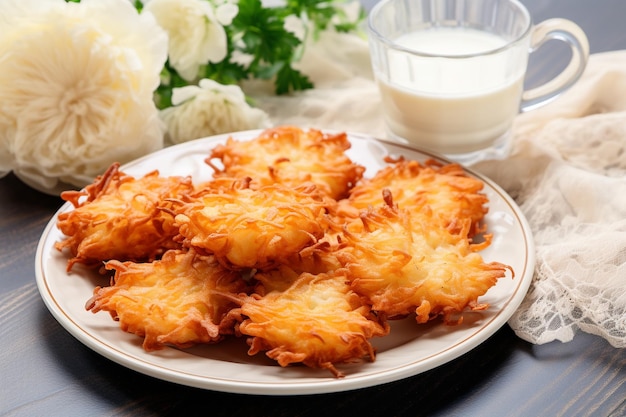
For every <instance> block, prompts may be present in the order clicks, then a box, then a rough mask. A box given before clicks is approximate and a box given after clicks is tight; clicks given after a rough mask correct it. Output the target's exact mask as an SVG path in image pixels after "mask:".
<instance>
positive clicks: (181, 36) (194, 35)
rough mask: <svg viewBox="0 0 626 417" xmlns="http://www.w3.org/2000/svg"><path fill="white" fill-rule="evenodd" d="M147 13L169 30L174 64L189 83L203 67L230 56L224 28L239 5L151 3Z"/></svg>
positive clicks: (198, 0) (183, 0)
mask: <svg viewBox="0 0 626 417" xmlns="http://www.w3.org/2000/svg"><path fill="white" fill-rule="evenodd" d="M144 10H145V11H148V12H150V13H152V14H153V15H154V16H155V17H156V19H157V21H158V22H159V24H160V25H161V26H162V27H163V28H164V29H165V30H166V31H167V33H168V35H169V61H170V64H171V65H172V67H173V68H174V69H175V70H176V71H177V72H178V73H179V74H180V76H181V77H182V78H183V79H185V80H186V81H189V82H192V81H194V80H195V79H196V77H197V76H198V70H199V68H200V66H201V65H206V64H207V63H209V62H212V63H217V62H221V61H222V60H223V59H224V57H226V53H227V37H226V31H225V30H224V25H228V24H230V23H231V21H232V19H233V18H234V17H235V16H236V15H237V13H238V12H239V8H238V7H237V5H235V4H232V3H223V4H221V5H219V6H218V7H217V8H216V9H214V8H213V5H212V4H211V3H210V2H208V1H206V0H150V1H147V2H146V5H145V8H144Z"/></svg>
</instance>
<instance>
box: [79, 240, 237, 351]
mask: <svg viewBox="0 0 626 417" xmlns="http://www.w3.org/2000/svg"><path fill="white" fill-rule="evenodd" d="M106 268H107V269H109V270H114V271H115V276H114V277H113V283H112V285H111V286H109V287H97V288H96V289H95V290H94V294H93V297H92V298H91V299H90V300H89V301H88V302H87V304H86V308H87V310H91V311H92V312H93V313H97V312H99V311H108V312H109V313H110V314H111V316H112V317H113V318H114V319H115V320H118V321H119V323H120V327H121V329H122V330H123V331H125V332H128V333H133V334H136V335H138V336H141V337H143V338H144V341H143V347H144V349H145V350H147V351H152V350H157V349H161V348H163V347H164V346H166V345H173V346H177V347H180V348H185V347H190V346H192V345H195V344H200V343H215V342H218V341H220V340H221V339H222V338H223V336H224V334H229V333H232V332H233V330H232V329H229V328H228V327H227V326H226V327H224V326H225V323H230V322H229V321H227V320H224V319H225V317H226V315H227V313H228V312H229V311H230V310H231V309H232V308H233V307H236V304H233V302H232V301H231V300H230V299H229V298H227V297H224V296H223V295H222V294H224V293H232V294H237V293H239V292H243V291H246V283H245V281H243V280H242V279H241V276H240V275H239V274H237V273H235V272H232V271H229V270H226V269H225V268H223V267H222V266H221V265H220V264H218V263H217V262H215V260H214V259H213V258H212V257H206V256H198V255H196V254H195V253H194V252H193V251H188V252H183V251H180V250H171V251H168V252H166V253H165V254H164V255H163V258H162V259H161V260H157V261H153V262H150V263H134V262H120V261H116V260H112V261H109V262H107V263H106Z"/></svg>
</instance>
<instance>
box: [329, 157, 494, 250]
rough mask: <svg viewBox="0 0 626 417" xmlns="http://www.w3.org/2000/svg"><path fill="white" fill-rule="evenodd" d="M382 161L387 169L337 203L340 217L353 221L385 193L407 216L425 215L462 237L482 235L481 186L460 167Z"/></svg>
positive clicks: (483, 201) (484, 210) (377, 203)
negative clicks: (389, 194)
mask: <svg viewBox="0 0 626 417" xmlns="http://www.w3.org/2000/svg"><path fill="white" fill-rule="evenodd" d="M385 160H386V161H387V162H388V163H389V164H390V165H388V166H387V167H385V168H383V169H381V170H380V171H378V172H377V173H376V174H375V175H374V176H373V177H372V178H370V179H363V180H362V181H361V182H360V183H358V184H357V185H356V186H355V187H354V188H353V189H352V190H351V191H350V197H349V198H348V199H347V200H345V201H343V202H341V207H342V208H343V214H344V215H349V216H350V215H351V216H353V217H354V216H355V214H357V213H358V212H359V211H361V210H366V209H368V208H369V207H377V206H380V205H381V204H383V195H382V192H383V190H385V189H386V190H388V191H389V192H390V193H391V195H392V196H393V200H394V202H395V203H396V204H397V205H398V207H400V208H401V209H406V210H408V211H409V212H410V213H411V215H413V214H419V213H421V212H426V213H425V214H426V215H428V216H431V218H432V219H433V220H434V221H437V223H438V224H439V225H441V226H442V227H445V228H448V229H449V230H450V231H451V232H452V233H456V234H458V233H465V234H466V235H467V236H468V237H470V238H471V237H472V236H474V235H476V234H478V233H481V232H482V231H483V230H482V225H481V221H482V220H483V218H484V216H485V214H486V213H487V207H486V204H487V197H486V196H485V195H484V194H483V193H481V190H482V189H483V186H484V184H483V182H482V181H480V180H479V179H477V178H474V177H470V176H469V175H467V174H466V173H465V171H464V170H463V168H462V167H461V166H460V165H458V164H445V165H444V164H441V163H439V162H437V161H434V160H429V161H426V162H425V163H420V162H417V161H411V160H405V159H404V158H398V159H393V158H390V157H387V158H386V159H385ZM467 222H469V225H468V224H467Z"/></svg>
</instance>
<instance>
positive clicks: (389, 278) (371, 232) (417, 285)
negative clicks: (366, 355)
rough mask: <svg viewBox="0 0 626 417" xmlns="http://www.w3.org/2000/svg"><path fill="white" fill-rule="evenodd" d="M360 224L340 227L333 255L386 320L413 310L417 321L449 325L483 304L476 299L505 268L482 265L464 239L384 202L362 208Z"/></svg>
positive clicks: (493, 283) (423, 217) (403, 315)
mask: <svg viewBox="0 0 626 417" xmlns="http://www.w3.org/2000/svg"><path fill="white" fill-rule="evenodd" d="M361 222H362V224H363V226H362V227H360V228H359V227H356V226H355V224H352V225H350V226H352V227H345V228H344V239H343V245H342V247H341V248H340V249H339V251H338V256H339V257H340V259H342V262H343V263H344V264H345V266H346V268H348V270H349V271H350V274H349V275H348V276H349V277H350V279H351V287H352V289H353V290H354V291H355V292H357V293H358V294H361V295H363V296H366V297H367V298H368V299H369V300H370V302H371V304H372V308H373V309H374V310H376V311H379V312H383V313H384V314H386V315H387V316H388V317H389V318H396V317H405V316H407V315H409V314H411V313H413V312H414V313H415V314H416V321H417V322H418V323H425V322H427V321H429V320H431V319H433V318H435V317H437V316H443V319H444V321H445V322H447V323H449V324H451V323H453V320H452V319H451V318H452V317H453V316H458V315H459V314H461V313H462V312H463V311H464V310H465V309H467V308H470V309H473V310H481V309H484V308H486V307H487V305H485V304H480V303H478V297H480V296H482V295H483V294H485V293H486V292H487V290H488V289H489V288H491V287H492V286H493V285H495V283H496V281H497V280H498V279H499V278H502V277H504V276H505V275H506V271H507V270H508V267H507V266H506V265H503V264H501V263H498V262H491V263H485V262H484V261H483V259H482V257H481V256H480V255H479V254H478V253H476V252H474V251H472V249H471V248H470V244H469V242H468V241H467V240H466V239H460V238H458V237H457V236H455V235H453V234H451V233H450V231H449V230H448V229H443V228H436V227H432V224H433V222H432V220H430V219H429V218H428V217H426V216H422V217H412V216H410V215H409V213H408V212H407V210H402V209H398V208H397V207H395V206H389V205H385V206H381V207H378V208H376V209H370V210H369V211H367V212H363V213H362V214H361ZM461 318H462V316H461ZM459 320H460V319H459Z"/></svg>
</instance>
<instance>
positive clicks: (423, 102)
mask: <svg viewBox="0 0 626 417" xmlns="http://www.w3.org/2000/svg"><path fill="white" fill-rule="evenodd" d="M395 42H396V43H397V44H399V45H401V46H403V47H405V48H407V49H410V50H413V51H419V52H420V53H421V54H432V55H437V56H446V58H433V57H432V56H430V57H427V56H423V55H421V56H418V55H415V54H406V53H405V52H397V51H389V56H388V62H389V68H388V71H389V82H385V81H384V80H382V79H380V78H381V77H379V86H380V89H381V93H382V99H383V106H384V107H383V108H384V111H385V117H386V121H387V124H388V126H389V129H390V130H391V132H392V133H393V134H394V135H396V136H398V137H400V138H403V139H406V140H408V141H409V142H411V143H414V144H416V145H419V146H423V147H425V148H429V149H432V150H435V151H438V152H442V153H447V154H455V153H465V152H471V151H474V150H477V149H481V148H484V147H485V146H489V145H490V144H492V143H493V142H494V141H495V140H496V139H497V138H498V137H500V136H502V135H503V134H504V133H506V132H507V131H508V130H509V128H510V126H511V123H512V121H513V118H514V117H515V116H516V115H517V113H518V109H519V103H520V97H521V94H522V89H523V73H524V71H525V69H526V60H525V53H526V51H525V50H523V49H522V48H523V47H524V46H518V47H513V48H509V49H507V50H504V51H499V52H498V53H493V54H485V55H480V56H474V57H471V58H470V57H463V56H466V55H470V54H476V53H482V52H487V51H493V50H497V49H498V48H500V47H502V46H504V45H505V44H506V43H507V42H506V41H505V40H504V39H502V38H500V37H498V36H496V35H493V34H491V33H487V32H482V31H479V30H474V29H465V28H436V29H429V30H423V31H418V32H413V33H409V34H407V35H403V36H401V37H400V38H398V39H396V40H395Z"/></svg>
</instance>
